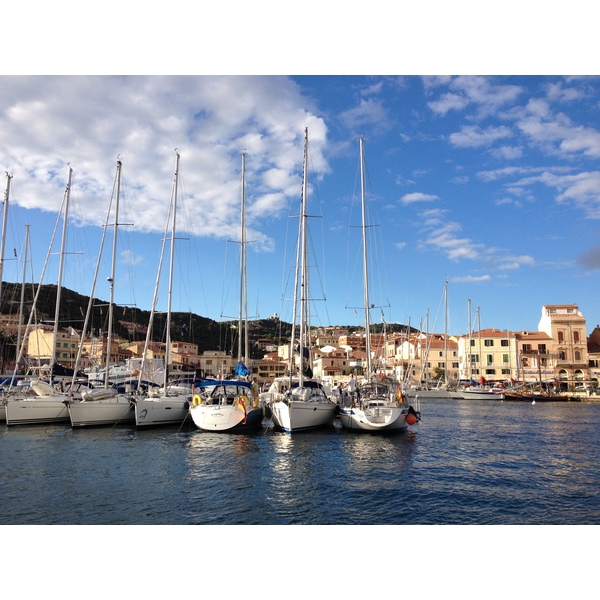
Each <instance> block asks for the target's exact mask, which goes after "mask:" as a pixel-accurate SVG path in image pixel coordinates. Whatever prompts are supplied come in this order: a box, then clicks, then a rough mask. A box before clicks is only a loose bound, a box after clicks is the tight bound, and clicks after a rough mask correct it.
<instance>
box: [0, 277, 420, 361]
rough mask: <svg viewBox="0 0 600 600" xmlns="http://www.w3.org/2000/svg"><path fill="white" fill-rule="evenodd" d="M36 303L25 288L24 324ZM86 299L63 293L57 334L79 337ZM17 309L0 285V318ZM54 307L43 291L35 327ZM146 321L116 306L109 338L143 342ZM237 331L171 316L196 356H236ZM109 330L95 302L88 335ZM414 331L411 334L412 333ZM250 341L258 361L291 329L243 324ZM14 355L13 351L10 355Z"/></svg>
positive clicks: (11, 287)
mask: <svg viewBox="0 0 600 600" xmlns="http://www.w3.org/2000/svg"><path fill="white" fill-rule="evenodd" d="M34 297H35V288H34V286H32V285H31V284H30V285H26V286H25V293H24V318H23V322H24V323H27V321H28V319H29V314H30V312H31V307H32V305H33V300H34ZM88 303H89V296H82V295H81V294H78V293H77V292H74V291H72V290H69V289H67V288H62V290H61V302H60V315H59V323H60V326H61V328H66V327H72V328H73V329H75V330H77V331H81V329H82V328H83V325H84V322H85V315H86V312H87V309H88ZM20 304H21V284H20V283H8V282H3V283H2V298H1V299H0V313H1V314H3V315H5V314H13V315H18V314H19V307H20ZM55 306H56V285H54V284H47V285H42V287H41V289H40V292H39V295H38V301H37V306H36V315H37V319H36V320H37V323H46V324H49V325H52V324H53V322H54V312H55ZM149 320H150V311H149V310H140V309H138V308H132V307H129V306H115V307H114V316H113V329H114V335H116V336H119V337H122V338H124V339H126V340H128V341H130V342H134V341H143V340H145V339H146V329H147V327H148V323H149ZM231 325H237V320H235V321H233V320H232V321H213V320H212V319H209V318H207V317H201V316H199V315H196V314H193V313H181V312H175V313H172V314H171V339H173V340H177V341H180V342H189V343H193V344H197V345H198V352H199V353H202V352H204V351H205V350H224V351H226V352H231V351H232V349H233V352H234V353H235V352H236V351H237V338H235V339H233V338H234V336H235V334H236V332H237V329H234V328H232V327H231ZM107 326H108V301H105V300H101V299H94V303H93V307H92V312H91V316H90V321H89V325H88V330H89V331H91V332H93V333H94V334H95V335H99V334H100V333H101V332H103V331H106V329H107ZM165 326H166V314H164V313H158V314H155V315H154V326H153V331H152V340H153V341H156V342H160V341H164V340H165ZM340 328H343V329H347V330H348V331H350V332H354V331H356V330H358V329H360V328H358V327H356V326H353V327H349V326H340ZM411 329H412V331H415V329H414V328H411ZM381 330H382V325H381V324H376V325H373V332H376V331H381ZM404 330H406V327H405V326H404V325H397V324H388V325H387V331H388V333H393V332H395V331H404ZM248 331H249V338H250V355H251V357H252V358H260V357H261V356H262V355H263V350H261V349H260V348H259V347H258V345H256V342H257V341H258V340H259V339H261V340H271V341H272V342H273V343H274V344H284V343H286V342H288V341H289V337H290V335H291V324H290V323H286V322H284V321H280V320H279V319H277V318H269V319H259V320H255V321H251V322H250V323H249V324H248ZM0 338H1V340H2V342H3V344H2V345H3V356H4V358H5V360H6V359H7V358H8V357H7V356H6V352H9V348H10V347H11V346H12V347H13V348H14V346H15V341H14V339H12V336H9V335H7V334H6V332H5V331H4V330H2V329H0ZM13 352H14V350H13ZM11 354H12V352H11Z"/></svg>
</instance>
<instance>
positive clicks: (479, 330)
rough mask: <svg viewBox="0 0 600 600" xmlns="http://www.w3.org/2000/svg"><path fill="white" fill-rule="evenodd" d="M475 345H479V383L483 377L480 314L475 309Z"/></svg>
mask: <svg viewBox="0 0 600 600" xmlns="http://www.w3.org/2000/svg"><path fill="white" fill-rule="evenodd" d="M477 344H478V345H479V383H481V378H482V377H483V356H482V355H481V314H480V313H479V306H478V307H477Z"/></svg>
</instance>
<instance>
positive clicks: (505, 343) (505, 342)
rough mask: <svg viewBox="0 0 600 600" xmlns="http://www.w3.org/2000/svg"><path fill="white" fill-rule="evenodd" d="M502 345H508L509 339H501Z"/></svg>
mask: <svg viewBox="0 0 600 600" xmlns="http://www.w3.org/2000/svg"><path fill="white" fill-rule="evenodd" d="M500 345H501V346H508V340H500Z"/></svg>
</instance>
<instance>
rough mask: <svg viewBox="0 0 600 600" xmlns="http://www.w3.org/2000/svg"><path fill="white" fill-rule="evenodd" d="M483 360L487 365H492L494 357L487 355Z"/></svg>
mask: <svg viewBox="0 0 600 600" xmlns="http://www.w3.org/2000/svg"><path fill="white" fill-rule="evenodd" d="M485 360H486V363H487V364H488V365H493V364H494V355H493V354H488V355H487V356H486V357H485Z"/></svg>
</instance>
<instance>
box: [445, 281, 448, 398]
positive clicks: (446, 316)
mask: <svg viewBox="0 0 600 600" xmlns="http://www.w3.org/2000/svg"><path fill="white" fill-rule="evenodd" d="M444 383H445V384H446V387H447V386H448V280H447V279H446V284H445V286H444Z"/></svg>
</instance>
